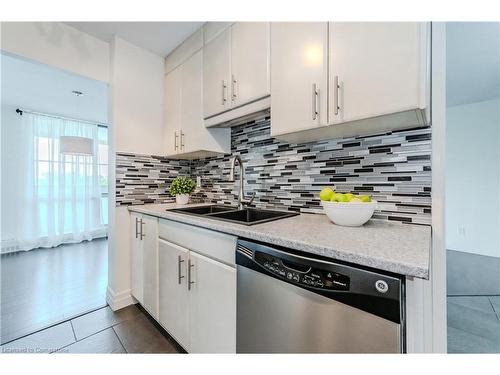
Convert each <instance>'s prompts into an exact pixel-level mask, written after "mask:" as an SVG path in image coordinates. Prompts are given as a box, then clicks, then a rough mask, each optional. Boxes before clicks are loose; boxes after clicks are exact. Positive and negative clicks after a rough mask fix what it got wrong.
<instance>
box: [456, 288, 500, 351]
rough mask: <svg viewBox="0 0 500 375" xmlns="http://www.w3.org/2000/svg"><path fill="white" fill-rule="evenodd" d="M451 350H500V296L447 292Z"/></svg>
mask: <svg viewBox="0 0 500 375" xmlns="http://www.w3.org/2000/svg"><path fill="white" fill-rule="evenodd" d="M447 308H448V352H449V353H500V296H448V299H447Z"/></svg>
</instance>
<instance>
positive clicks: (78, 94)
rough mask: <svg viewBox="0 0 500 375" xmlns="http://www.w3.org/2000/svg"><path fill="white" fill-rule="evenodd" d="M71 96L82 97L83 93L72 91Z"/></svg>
mask: <svg viewBox="0 0 500 375" xmlns="http://www.w3.org/2000/svg"><path fill="white" fill-rule="evenodd" d="M71 92H72V93H73V94H75V95H76V96H82V95H83V92H81V91H77V90H73V91H71Z"/></svg>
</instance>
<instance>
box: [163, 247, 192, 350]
mask: <svg viewBox="0 0 500 375" xmlns="http://www.w3.org/2000/svg"><path fill="white" fill-rule="evenodd" d="M158 241H159V242H158V257H159V262H158V264H159V275H160V276H159V284H160V285H159V291H160V293H159V301H160V315H159V322H160V324H161V325H162V326H163V328H165V329H166V330H167V331H168V332H169V333H170V335H172V337H173V338H174V339H175V340H176V341H177V342H178V343H179V344H180V345H181V346H182V347H183V348H184V349H186V350H189V315H188V314H187V313H186V312H187V311H188V309H189V298H188V297H189V295H188V293H187V284H186V283H187V277H186V275H187V272H186V271H187V262H188V258H189V250H187V249H184V248H183V247H181V246H177V245H175V244H172V243H170V242H166V241H163V240H161V239H160V240H158Z"/></svg>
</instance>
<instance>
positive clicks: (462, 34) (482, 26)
mask: <svg viewBox="0 0 500 375" xmlns="http://www.w3.org/2000/svg"><path fill="white" fill-rule="evenodd" d="M498 97H500V23H498V22H448V23H447V25H446V102H447V106H455V105H461V104H468V103H475V102H480V101H485V100H491V99H496V98H498Z"/></svg>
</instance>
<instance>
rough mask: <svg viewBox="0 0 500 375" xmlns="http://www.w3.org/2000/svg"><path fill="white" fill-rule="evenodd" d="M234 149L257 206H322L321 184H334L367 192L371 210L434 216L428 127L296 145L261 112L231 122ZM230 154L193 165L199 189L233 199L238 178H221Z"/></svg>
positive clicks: (391, 215)
mask: <svg viewBox="0 0 500 375" xmlns="http://www.w3.org/2000/svg"><path fill="white" fill-rule="evenodd" d="M231 153H232V154H233V155H236V154H239V155H240V157H241V158H242V159H243V162H244V165H245V173H246V175H245V178H246V184H245V192H246V193H247V195H250V194H252V193H253V192H255V194H256V198H255V200H254V204H255V206H257V207H259V208H276V209H286V210H293V211H300V212H310V213H322V208H321V206H320V201H319V198H318V194H319V191H320V190H321V189H322V188H323V187H325V186H332V187H334V188H335V189H336V190H337V191H339V192H349V191H352V192H355V193H360V194H370V195H372V197H373V198H374V199H375V200H377V201H378V203H379V205H378V210H377V211H376V214H375V216H374V217H376V218H379V219H386V220H393V221H399V222H403V223H414V224H429V225H430V223H431V129H430V127H426V128H419V129H413V130H405V131H394V132H390V133H383V134H377V135H371V136H363V137H346V138H339V139H332V140H325V141H319V142H313V143H304V144H300V145H294V144H288V143H284V142H281V141H279V140H277V139H274V138H271V137H270V121H269V118H266V119H262V120H260V121H256V122H253V123H248V124H245V125H242V126H239V127H235V128H232V132H231ZM230 157H231V155H227V156H224V157H214V158H209V159H204V160H198V161H196V162H195V163H194V164H193V165H192V167H191V174H192V176H193V177H194V176H201V177H202V187H203V189H202V191H201V192H200V193H198V197H202V198H204V199H205V200H206V201H210V202H214V203H224V204H236V201H237V194H238V186H239V181H238V179H237V180H236V182H235V183H228V182H226V181H227V179H228V176H229V160H230ZM237 173H239V170H238V171H237ZM238 177H239V175H238V174H236V178H238Z"/></svg>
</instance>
